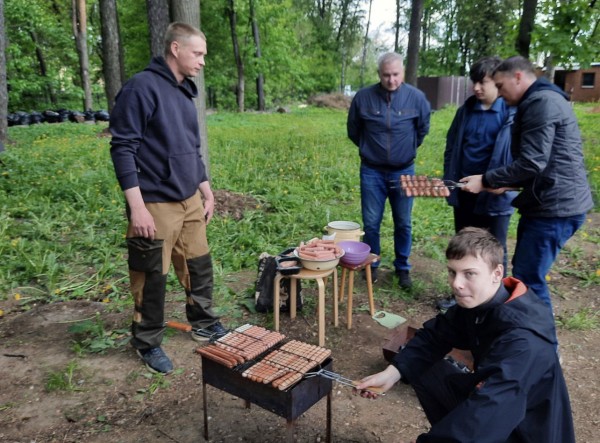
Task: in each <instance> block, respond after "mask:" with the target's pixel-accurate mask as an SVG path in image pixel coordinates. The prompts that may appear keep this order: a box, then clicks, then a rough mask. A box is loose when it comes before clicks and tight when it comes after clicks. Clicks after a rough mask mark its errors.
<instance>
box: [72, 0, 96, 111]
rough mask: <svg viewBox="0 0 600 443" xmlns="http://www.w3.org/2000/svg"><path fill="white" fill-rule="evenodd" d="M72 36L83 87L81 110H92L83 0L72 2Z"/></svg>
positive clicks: (85, 13)
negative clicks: (77, 55)
mask: <svg viewBox="0 0 600 443" xmlns="http://www.w3.org/2000/svg"><path fill="white" fill-rule="evenodd" d="M71 6H72V13H73V15H72V18H73V36H74V37H75V43H76V47H77V53H78V54H79V70H80V75H81V84H82V87H83V109H85V110H86V111H87V110H91V109H92V87H91V85H90V59H89V55H88V48H87V11H86V4H85V0H72V3H71Z"/></svg>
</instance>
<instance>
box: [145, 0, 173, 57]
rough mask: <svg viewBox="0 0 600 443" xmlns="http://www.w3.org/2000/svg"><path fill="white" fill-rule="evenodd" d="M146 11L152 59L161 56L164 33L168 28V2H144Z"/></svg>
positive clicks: (162, 0) (165, 0)
mask: <svg viewBox="0 0 600 443" xmlns="http://www.w3.org/2000/svg"><path fill="white" fill-rule="evenodd" d="M173 3H177V2H176V1H175V2H173ZM146 10H147V14H148V28H149V31H150V52H151V53H152V55H153V56H154V57H156V56H159V55H163V51H164V45H165V43H164V38H165V32H166V30H167V26H169V3H168V0H146Z"/></svg>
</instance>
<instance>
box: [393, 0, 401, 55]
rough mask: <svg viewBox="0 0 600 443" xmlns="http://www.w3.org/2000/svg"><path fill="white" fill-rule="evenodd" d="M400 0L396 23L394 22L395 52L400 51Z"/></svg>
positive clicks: (397, 3) (397, 1) (397, 2)
mask: <svg viewBox="0 0 600 443" xmlns="http://www.w3.org/2000/svg"><path fill="white" fill-rule="evenodd" d="M400 1H401V0H396V23H394V29H395V31H396V35H395V36H394V52H396V53H398V54H399V53H400Z"/></svg>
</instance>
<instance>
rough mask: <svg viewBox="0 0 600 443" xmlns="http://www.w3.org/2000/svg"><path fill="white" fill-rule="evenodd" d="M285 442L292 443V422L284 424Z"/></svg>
mask: <svg viewBox="0 0 600 443" xmlns="http://www.w3.org/2000/svg"><path fill="white" fill-rule="evenodd" d="M285 433H286V441H287V442H288V443H293V442H294V420H286V424H285Z"/></svg>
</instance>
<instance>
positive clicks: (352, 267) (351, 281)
mask: <svg viewBox="0 0 600 443" xmlns="http://www.w3.org/2000/svg"><path fill="white" fill-rule="evenodd" d="M380 258H381V257H379V255H377V254H369V256H368V257H367V258H366V259H365V261H363V262H362V263H361V264H359V265H349V264H346V263H343V262H341V261H340V264H339V266H341V267H342V288H341V293H340V301H344V292H345V291H344V289H345V288H346V274H349V275H348V309H347V314H346V327H347V328H348V329H352V294H353V291H354V272H355V271H360V270H362V269H364V270H365V273H366V279H367V294H368V295H369V311H370V312H371V317H372V316H373V315H375V302H374V301H373V282H372V281H371V265H372V264H373V263H376V262H378V261H379V260H380ZM348 271H349V272H348Z"/></svg>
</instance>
